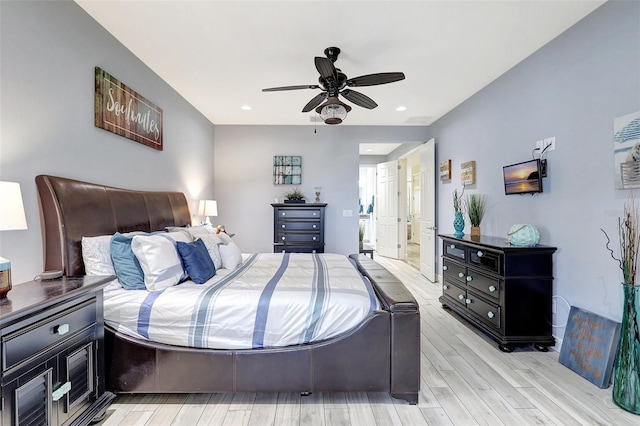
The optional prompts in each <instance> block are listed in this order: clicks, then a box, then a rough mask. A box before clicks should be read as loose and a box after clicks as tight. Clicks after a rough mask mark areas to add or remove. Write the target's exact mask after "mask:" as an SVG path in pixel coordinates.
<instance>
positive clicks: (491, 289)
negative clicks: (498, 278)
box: [489, 285, 496, 293]
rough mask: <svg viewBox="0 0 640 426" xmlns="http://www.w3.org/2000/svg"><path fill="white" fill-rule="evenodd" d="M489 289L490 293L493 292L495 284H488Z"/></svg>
mask: <svg viewBox="0 0 640 426" xmlns="http://www.w3.org/2000/svg"><path fill="white" fill-rule="evenodd" d="M489 291H490V292H491V293H493V292H494V291H496V286H495V285H490V286H489Z"/></svg>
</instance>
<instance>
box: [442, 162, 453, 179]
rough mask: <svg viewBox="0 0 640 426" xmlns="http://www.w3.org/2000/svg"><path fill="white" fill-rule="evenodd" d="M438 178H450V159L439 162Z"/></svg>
mask: <svg viewBox="0 0 640 426" xmlns="http://www.w3.org/2000/svg"><path fill="white" fill-rule="evenodd" d="M440 180H451V160H446V161H443V162H442V163H440Z"/></svg>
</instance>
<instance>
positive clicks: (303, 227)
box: [277, 221, 320, 232]
mask: <svg viewBox="0 0 640 426" xmlns="http://www.w3.org/2000/svg"><path fill="white" fill-rule="evenodd" d="M277 228H278V230H279V231H316V232H317V231H319V230H320V222H318V221H286V222H285V221H278V224H277Z"/></svg>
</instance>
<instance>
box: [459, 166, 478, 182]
mask: <svg viewBox="0 0 640 426" xmlns="http://www.w3.org/2000/svg"><path fill="white" fill-rule="evenodd" d="M460 181H462V184H463V185H473V184H474V183H476V162H475V161H473V160H472V161H467V162H464V163H462V164H460Z"/></svg>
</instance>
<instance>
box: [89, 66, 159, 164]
mask: <svg viewBox="0 0 640 426" xmlns="http://www.w3.org/2000/svg"><path fill="white" fill-rule="evenodd" d="M95 79H96V86H95V108H94V115H95V119H94V121H95V125H96V127H99V128H101V129H104V130H107V131H109V132H112V133H115V134H116V135H120V136H123V137H125V138H127V139H131V140H134V141H136V142H140V143H141V144H143V145H146V146H149V147H151V148H154V149H157V150H158V151H162V108H160V107H158V106H156V105H155V104H153V103H152V102H150V101H149V100H147V99H146V98H144V97H143V96H141V95H140V94H138V93H137V92H136V91H135V90H133V89H131V88H130V87H128V86H127V85H126V84H124V83H122V82H120V81H119V80H118V79H117V78H115V77H113V76H112V75H111V74H109V73H107V72H106V71H104V70H103V69H101V68H99V67H96V68H95Z"/></svg>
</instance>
